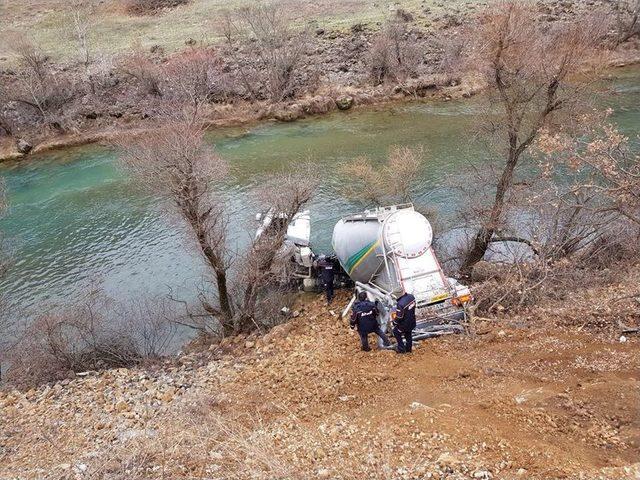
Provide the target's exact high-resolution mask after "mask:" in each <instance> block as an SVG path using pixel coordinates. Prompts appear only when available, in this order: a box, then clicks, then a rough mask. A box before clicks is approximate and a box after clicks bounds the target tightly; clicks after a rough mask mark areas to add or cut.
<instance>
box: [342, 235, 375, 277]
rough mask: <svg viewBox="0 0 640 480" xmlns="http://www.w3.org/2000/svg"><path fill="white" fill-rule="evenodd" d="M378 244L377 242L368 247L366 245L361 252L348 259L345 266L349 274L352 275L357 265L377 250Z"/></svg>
mask: <svg viewBox="0 0 640 480" xmlns="http://www.w3.org/2000/svg"><path fill="white" fill-rule="evenodd" d="M377 243H378V242H377V241H373V242H371V243H369V244H367V245H365V246H364V247H362V248H361V249H360V250H358V251H357V252H356V253H354V254H353V255H351V256H350V257H349V258H348V259H347V263H346V265H345V267H346V270H347V273H349V274H350V273H351V271H352V270H353V269H354V268H355V266H356V264H357V263H358V262H359V261H360V260H362V259H363V258H364V257H365V256H366V255H367V254H368V253H369V252H370V251H371V250H372V249H373V248H375V246H376V244H377Z"/></svg>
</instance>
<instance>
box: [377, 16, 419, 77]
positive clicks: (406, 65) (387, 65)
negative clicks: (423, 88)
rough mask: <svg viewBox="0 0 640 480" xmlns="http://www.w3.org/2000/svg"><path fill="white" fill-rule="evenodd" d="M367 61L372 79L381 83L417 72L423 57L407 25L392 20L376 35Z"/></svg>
mask: <svg viewBox="0 0 640 480" xmlns="http://www.w3.org/2000/svg"><path fill="white" fill-rule="evenodd" d="M366 61H367V66H368V68H369V75H370V76H371V79H372V80H373V82H374V83H375V84H376V85H379V84H381V83H383V82H385V81H388V80H391V81H396V82H399V81H404V80H406V79H407V78H408V77H410V76H412V75H414V74H416V72H417V70H418V67H419V65H420V63H421V62H422V57H421V54H420V51H419V49H418V47H417V46H416V44H415V42H413V41H412V39H411V37H410V35H409V32H408V31H407V28H406V26H405V25H404V24H403V23H401V22H398V21H392V22H389V23H387V25H386V26H385V27H384V28H383V29H382V30H381V31H380V32H378V33H377V35H376V36H375V38H374V40H373V43H372V45H371V48H370V50H369V52H368V55H367V59H366Z"/></svg>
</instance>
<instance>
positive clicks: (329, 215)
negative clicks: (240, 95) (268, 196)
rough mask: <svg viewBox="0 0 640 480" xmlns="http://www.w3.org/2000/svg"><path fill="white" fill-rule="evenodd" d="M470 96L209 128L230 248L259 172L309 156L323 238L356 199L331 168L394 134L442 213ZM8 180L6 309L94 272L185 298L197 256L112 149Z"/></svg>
mask: <svg viewBox="0 0 640 480" xmlns="http://www.w3.org/2000/svg"><path fill="white" fill-rule="evenodd" d="M637 78H638V77H637V71H634V72H632V74H628V73H627V74H626V77H624V78H622V79H620V80H618V81H617V82H616V83H615V84H614V86H615V90H616V92H617V95H615V96H612V97H611V98H610V100H608V101H609V102H610V105H611V106H612V107H613V108H614V109H615V110H616V114H615V116H614V118H613V120H614V121H616V122H617V123H618V124H619V125H620V126H621V128H622V130H623V131H624V132H626V133H627V134H628V135H635V134H636V132H637V129H638V125H640V102H638V99H639V98H640V88H639V87H638V82H637ZM480 113H482V111H481V109H480V108H479V104H477V103H474V102H469V101H467V102H464V103H456V102H451V103H437V104H422V105H420V104H413V105H408V106H403V107H397V108H394V109H391V110H385V111H380V112H351V113H346V114H345V113H338V114H335V115H330V116H327V117H324V118H321V119H311V120H305V121H301V122H297V123H293V124H266V125H261V126H258V127H255V128H252V129H250V130H249V131H245V130H243V129H229V130H225V131H223V132H216V133H212V134H211V135H210V138H209V139H210V141H211V143H212V144H215V149H216V150H217V152H218V153H219V154H220V155H222V156H223V157H224V158H226V159H227V160H228V161H229V162H230V164H231V166H232V175H231V177H230V179H229V181H228V184H227V188H226V192H225V194H226V195H227V196H228V198H229V200H230V204H231V208H232V213H233V222H232V228H233V235H231V240H232V242H233V243H234V245H235V247H236V248H240V246H241V245H243V244H244V243H246V242H247V240H248V239H249V238H250V236H251V230H252V229H253V228H254V225H253V224H252V222H251V219H252V218H253V215H254V213H255V206H254V203H253V201H252V198H251V194H250V191H251V188H252V186H254V185H255V183H256V182H257V181H259V176H260V175H262V174H267V173H272V172H275V171H278V170H282V169H295V168H296V167H297V166H298V165H300V164H301V163H304V162H312V163H313V164H315V165H316V167H317V170H318V172H319V176H320V180H321V185H320V188H319V191H318V194H317V196H316V197H315V199H314V201H313V203H312V204H311V206H310V209H311V212H312V218H313V224H312V228H313V237H312V241H313V244H314V248H315V249H316V250H317V251H327V250H328V249H330V237H331V230H332V228H333V225H334V224H335V222H336V221H337V220H338V219H339V218H340V217H341V216H343V215H345V214H347V213H350V212H353V211H354V210H358V209H359V206H357V205H354V204H353V203H351V202H350V201H348V200H346V199H345V198H343V196H342V194H341V192H342V183H341V179H340V178H339V176H338V175H337V169H338V168H339V166H340V165H341V164H343V163H344V162H346V161H349V160H350V159H352V158H354V157H356V156H359V155H368V156H370V157H371V158H372V159H374V160H375V161H381V160H382V159H383V158H384V157H385V156H386V152H387V150H388V148H389V147H390V146H391V145H394V144H401V145H409V146H423V147H424V148H425V151H426V152H427V155H428V159H429V160H428V162H427V165H426V168H425V170H424V172H423V175H422V177H421V178H420V191H421V192H423V196H424V198H425V199H427V202H428V203H429V205H430V206H431V207H432V208H434V209H436V210H437V211H439V212H440V214H443V215H446V214H447V213H448V212H450V211H451V210H452V207H453V202H454V201H455V199H452V198H450V196H449V195H448V192H447V190H446V188H442V185H443V178H444V176H445V175H449V174H455V173H456V172H460V171H463V170H464V169H466V168H468V165H469V164H470V163H476V162H482V161H483V160H484V159H485V155H486V153H485V151H484V150H483V149H482V148H480V146H478V144H474V142H472V141H471V138H470V132H471V131H472V126H473V123H474V117H475V116H476V115H478V114H480ZM1 173H2V175H3V176H4V177H5V178H6V180H7V184H8V187H9V200H10V203H11V210H10V212H9V215H8V216H7V217H6V218H4V219H3V220H0V228H1V229H2V230H3V231H4V233H5V235H6V237H7V238H9V240H10V246H11V247H12V249H13V254H14V258H15V263H14V264H13V266H12V268H11V270H10V272H9V276H8V277H7V278H6V279H5V280H3V281H2V283H0V291H2V292H3V293H5V294H7V295H8V297H9V299H10V302H11V304H12V305H13V307H14V309H16V310H17V309H18V308H20V309H26V310H27V313H29V314H34V313H37V312H36V311H35V308H36V307H37V308H38V309H39V311H41V310H42V308H44V307H43V305H45V306H46V305H56V304H62V303H67V302H68V301H69V300H70V299H73V298H74V297H75V296H77V295H78V294H79V293H80V292H82V291H83V290H84V289H86V288H88V286H89V285H90V284H91V282H93V281H98V282H101V284H102V285H103V287H104V289H105V291H106V292H107V293H108V294H109V295H110V296H112V297H114V298H115V299H116V300H118V299H121V300H124V299H127V298H130V297H133V296H137V295H140V294H164V293H167V292H168V290H169V289H171V290H172V291H174V293H177V294H178V295H182V296H185V295H187V297H185V298H187V299H188V298H189V297H188V295H192V292H193V290H194V289H193V286H194V285H195V284H196V283H200V282H201V278H202V274H203V268H202V264H201V262H200V260H199V258H198V256H197V255H196V254H195V253H194V251H193V250H192V249H190V245H189V243H188V240H184V238H188V236H185V235H182V233H181V232H180V227H179V223H176V221H175V220H174V219H172V218H171V217H170V216H168V215H166V213H167V212H168V210H169V209H168V206H167V205H165V204H164V203H163V202H162V201H158V199H157V198H153V197H151V196H149V195H147V194H144V193H141V192H137V191H135V189H134V188H133V185H131V183H130V182H129V181H128V179H127V178H126V177H125V176H124V175H123V173H122V172H120V171H119V170H118V168H117V164H116V157H115V155H114V153H113V152H110V151H109V150H107V149H105V148H100V147H86V148H77V149H72V150H69V151H64V152H58V153H56V154H50V155H46V156H44V157H40V158H34V159H32V160H30V161H28V162H24V163H19V164H14V165H10V166H7V167H6V168H5V170H3V171H1Z"/></svg>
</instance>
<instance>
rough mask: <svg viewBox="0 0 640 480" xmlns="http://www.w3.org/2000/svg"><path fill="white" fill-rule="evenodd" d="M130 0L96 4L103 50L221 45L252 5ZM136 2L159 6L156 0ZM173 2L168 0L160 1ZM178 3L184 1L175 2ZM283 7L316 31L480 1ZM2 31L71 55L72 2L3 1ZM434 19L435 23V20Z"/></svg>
mask: <svg viewBox="0 0 640 480" xmlns="http://www.w3.org/2000/svg"><path fill="white" fill-rule="evenodd" d="M132 3H136V2H131V1H129V0H105V1H101V2H96V5H97V7H96V13H95V14H94V15H92V18H91V34H92V36H93V38H94V39H95V41H96V42H97V43H99V44H100V50H101V51H102V52H103V53H105V54H113V53H117V52H123V51H126V50H128V49H130V48H131V47H132V46H133V45H134V44H136V43H140V44H141V45H142V46H143V47H145V48H149V47H151V46H153V45H160V46H162V47H163V48H165V49H166V50H167V51H174V50H179V49H182V48H184V47H185V42H187V41H189V40H190V39H193V40H195V41H198V42H210V43H220V42H221V41H222V39H223V13H224V12H225V11H229V10H232V9H235V8H239V7H243V6H248V5H253V4H254V3H255V2H253V1H252V0H231V1H228V2H222V1H220V0H190V1H187V2H186V3H185V4H182V5H178V6H176V7H174V8H161V9H159V10H157V11H152V12H150V14H146V15H140V14H136V13H135V12H136V10H132V9H131V8H129V5H130V4H132ZM137 3H140V4H162V3H163V2H162V1H159V0H156V1H154V0H150V1H144V0H142V1H139V2H137ZM164 3H171V2H164ZM175 3H182V2H175ZM283 3H284V5H285V6H286V10H287V12H288V13H289V14H291V15H292V19H293V21H294V22H295V23H296V24H297V25H299V26H307V27H309V28H312V29H313V30H315V29H316V28H324V29H327V30H334V29H335V30H348V29H349V28H350V27H351V26H352V25H353V24H356V23H366V24H373V25H375V24H376V23H381V22H383V21H384V20H385V19H386V18H387V17H388V16H389V14H393V13H395V11H397V10H398V9H402V10H404V11H406V12H408V13H410V14H411V15H412V16H413V17H414V18H415V21H416V24H417V25H418V26H424V27H427V26H433V27H435V26H436V25H437V24H438V23H442V22H444V21H446V20H447V19H446V18H444V17H443V15H444V14H445V13H449V14H451V13H456V12H457V13H458V14H459V13H461V12H463V11H464V12H468V11H469V9H470V8H475V6H476V5H478V4H481V3H482V2H477V1H467V2H464V1H461V0H452V1H450V0H448V1H437V0H425V1H420V0H407V1H402V2H389V1H383V2H372V1H367V0H346V1H342V0H323V1H320V2H314V1H309V0H286V1H285V2H283ZM0 9H1V10H0V12H1V15H2V23H3V30H5V31H6V30H14V31H18V32H23V33H27V32H28V33H29V34H30V35H32V36H33V39H34V40H35V41H36V42H38V43H39V44H40V46H41V47H42V48H43V49H45V50H47V51H49V52H51V53H52V54H53V55H54V56H55V57H56V59H57V60H60V59H63V58H69V57H72V56H73V55H74V54H75V51H74V40H73V28H72V27H71V23H72V22H71V19H70V16H71V15H72V11H73V9H74V2H73V1H68V0H29V1H24V2H3V5H2V6H1V7H0ZM434 23H435V24H434ZM8 56H10V52H8V51H7V50H6V45H0V57H8Z"/></svg>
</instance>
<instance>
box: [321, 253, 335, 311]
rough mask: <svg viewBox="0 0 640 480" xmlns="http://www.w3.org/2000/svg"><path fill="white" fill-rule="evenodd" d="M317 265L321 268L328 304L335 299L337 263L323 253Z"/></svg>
mask: <svg viewBox="0 0 640 480" xmlns="http://www.w3.org/2000/svg"><path fill="white" fill-rule="evenodd" d="M317 266H318V269H319V270H320V278H322V283H323V284H324V293H325V295H326V297H327V305H331V302H332V301H333V279H334V277H335V273H336V265H335V263H334V262H333V259H331V258H330V257H327V256H326V255H321V256H320V258H319V259H318V262H317Z"/></svg>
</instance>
